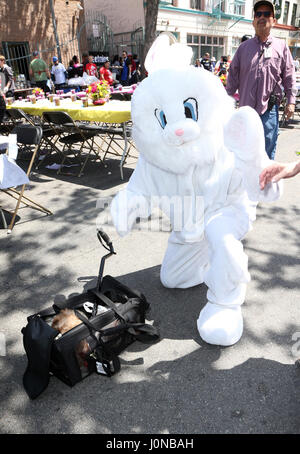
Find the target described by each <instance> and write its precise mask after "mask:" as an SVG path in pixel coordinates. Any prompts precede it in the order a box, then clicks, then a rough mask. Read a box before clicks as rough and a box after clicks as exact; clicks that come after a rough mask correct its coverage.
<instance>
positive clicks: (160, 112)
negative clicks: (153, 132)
mask: <svg viewBox="0 0 300 454" xmlns="http://www.w3.org/2000/svg"><path fill="white" fill-rule="evenodd" d="M154 113H155V116H156V118H157V120H158V122H159V124H160V126H161V127H162V128H163V129H165V127H166V124H167V119H166V116H165V113H164V111H163V110H159V109H155V112H154Z"/></svg>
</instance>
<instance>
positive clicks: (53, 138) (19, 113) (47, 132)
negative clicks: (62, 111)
mask: <svg viewBox="0 0 300 454" xmlns="http://www.w3.org/2000/svg"><path fill="white" fill-rule="evenodd" d="M7 112H8V115H9V117H10V118H11V120H12V121H13V122H14V123H15V125H18V124H20V123H21V122H24V121H25V122H26V123H28V124H31V125H32V126H40V127H41V128H42V130H43V136H42V139H41V142H40V146H39V148H38V150H37V154H36V155H37V160H36V163H34V166H35V168H36V169H37V168H38V167H39V166H40V164H41V162H42V161H38V159H39V157H40V155H41V154H40V152H41V150H42V149H43V147H48V149H47V151H46V153H45V154H44V155H43V162H44V160H45V158H47V157H48V156H50V154H51V153H52V152H56V153H58V154H60V155H61V156H62V153H61V150H60V149H59V148H58V146H57V145H56V143H57V141H58V139H59V135H60V133H61V131H54V130H53V128H51V127H50V126H49V125H47V124H44V123H41V122H40V121H36V120H35V119H33V118H32V117H30V116H29V115H27V114H26V113H25V112H24V111H23V110H22V109H9V110H8V111H7Z"/></svg>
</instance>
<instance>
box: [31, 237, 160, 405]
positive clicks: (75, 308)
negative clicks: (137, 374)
mask: <svg viewBox="0 0 300 454" xmlns="http://www.w3.org/2000/svg"><path fill="white" fill-rule="evenodd" d="M100 236H101V235H100ZM103 236H105V238H107V239H108V240H109V238H108V237H107V236H106V235H105V234H103V233H102V236H101V238H102V239H103ZM98 238H99V239H100V237H99V234H98ZM100 241H101V239H100ZM101 242H102V241H101ZM109 244H110V254H107V255H106V256H105V257H103V258H102V260H101V265H100V270H99V276H98V283H97V286H96V287H95V288H93V289H90V290H88V291H87V292H84V293H82V294H80V295H76V296H74V297H71V298H69V299H68V300H67V301H65V302H64V303H63V304H60V305H57V304H55V305H53V306H52V307H51V308H49V309H46V310H43V311H41V312H39V313H37V314H35V315H32V316H30V317H28V324H27V326H26V327H25V328H23V329H22V333H23V343H24V348H25V351H26V354H27V358H28V365H27V368H26V371H25V373H24V376H23V385H24V388H25V390H26V392H27V394H28V395H29V397H30V398H31V399H35V398H36V397H38V395H40V394H41V393H42V392H43V391H44V390H45V389H46V387H47V386H48V383H49V377H50V375H55V376H56V377H57V378H59V379H60V380H62V381H63V382H64V383H66V384H67V385H69V386H74V385H75V384H76V383H78V382H79V381H81V380H82V379H83V378H85V377H87V376H88V375H90V374H91V373H93V372H96V373H98V374H101V375H106V376H108V377H110V376H112V375H113V374H115V373H116V372H118V371H119V370H120V360H119V358H118V355H119V354H120V353H121V352H122V351H123V350H125V348H126V347H127V346H128V345H130V344H131V343H132V342H134V341H135V340H139V341H141V342H144V343H150V342H155V341H157V340H158V339H159V334H158V331H157V329H156V328H155V327H153V326H152V325H150V324H146V323H145V315H146V312H147V311H148V310H149V307H150V305H149V303H148V302H147V300H146V298H145V296H144V295H143V294H142V293H140V292H138V291H136V290H132V289H130V288H128V287H126V286H125V285H123V284H122V283H120V282H119V281H117V280H116V279H114V278H113V277H111V276H105V277H104V278H103V279H102V273H103V269H104V261H105V259H106V258H107V257H108V256H110V255H112V254H114V250H113V247H112V244H111V242H110V243H109ZM55 317H56V318H55ZM74 320H75V323H76V326H74V327H72V328H71V329H69V330H65V331H64V329H65V328H66V327H69V325H70V322H72V323H73V322H74ZM72 323H71V326H72ZM52 324H53V326H54V327H55V328H54V327H52ZM64 324H65V325H64ZM56 328H58V329H56Z"/></svg>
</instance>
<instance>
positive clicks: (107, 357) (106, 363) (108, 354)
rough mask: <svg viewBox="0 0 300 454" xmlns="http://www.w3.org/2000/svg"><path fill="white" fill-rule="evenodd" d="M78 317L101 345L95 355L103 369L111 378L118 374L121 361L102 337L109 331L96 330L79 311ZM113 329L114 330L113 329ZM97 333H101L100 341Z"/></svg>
mask: <svg viewBox="0 0 300 454" xmlns="http://www.w3.org/2000/svg"><path fill="white" fill-rule="evenodd" d="M74 312H75V314H76V316H77V317H78V318H79V320H81V321H82V323H84V324H85V326H86V327H87V328H88V329H89V331H90V334H91V336H92V337H93V339H94V340H95V341H96V345H99V347H96V348H95V350H94V353H95V354H96V359H97V361H99V362H100V363H101V364H102V367H103V369H104V371H105V373H106V375H108V376H109V377H111V376H112V375H113V374H115V373H116V372H118V371H119V370H120V368H121V364H120V360H119V358H118V356H117V355H116V354H115V353H114V352H113V351H112V350H111V349H110V348H109V347H108V346H107V345H106V344H105V343H104V342H103V340H102V339H101V337H102V336H106V335H107V334H106V333H107V331H109V330H108V329H107V330H99V329H98V328H96V327H95V326H94V325H93V323H91V322H90V321H89V320H88V319H87V318H86V317H85V316H84V315H82V314H81V313H80V312H78V311H74ZM112 329H113V328H112ZM95 333H99V334H100V336H99V339H98V338H97V337H96V336H95ZM111 362H112V364H113V368H111V365H110V363H111Z"/></svg>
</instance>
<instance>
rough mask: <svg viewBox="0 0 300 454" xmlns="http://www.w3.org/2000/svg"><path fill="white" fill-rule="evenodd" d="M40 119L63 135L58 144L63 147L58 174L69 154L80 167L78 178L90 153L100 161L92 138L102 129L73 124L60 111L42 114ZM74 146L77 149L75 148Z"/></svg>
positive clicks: (67, 115)
mask: <svg viewBox="0 0 300 454" xmlns="http://www.w3.org/2000/svg"><path fill="white" fill-rule="evenodd" d="M42 118H43V120H44V121H47V123H48V124H49V125H51V127H52V128H53V129H54V130H57V128H58V127H59V128H62V130H63V133H64V134H62V135H61V136H60V138H59V142H60V143H62V144H63V145H64V147H63V149H62V155H63V159H62V161H61V163H60V164H61V165H60V168H59V169H58V171H57V173H58V174H59V173H61V168H62V167H63V166H64V163H65V160H66V159H67V156H68V155H69V154H73V155H74V157H75V159H77V160H78V162H79V165H81V167H80V170H79V173H78V177H80V176H81V175H82V173H83V170H84V168H85V166H86V163H87V161H88V159H89V157H90V155H91V153H94V154H95V155H96V160H97V159H99V160H100V161H101V157H100V151H101V150H100V148H99V147H98V145H97V144H96V143H95V140H94V138H95V136H97V135H98V134H99V133H100V131H101V130H102V128H100V127H98V126H96V125H89V124H86V123H83V122H74V121H73V119H72V118H71V117H70V115H69V114H67V113H66V112H62V111H56V112H44V113H43V117H42ZM75 146H76V147H77V148H75ZM86 150H87V154H86V156H85V158H84V159H82V158H83V157H84V152H85V151H86Z"/></svg>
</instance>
